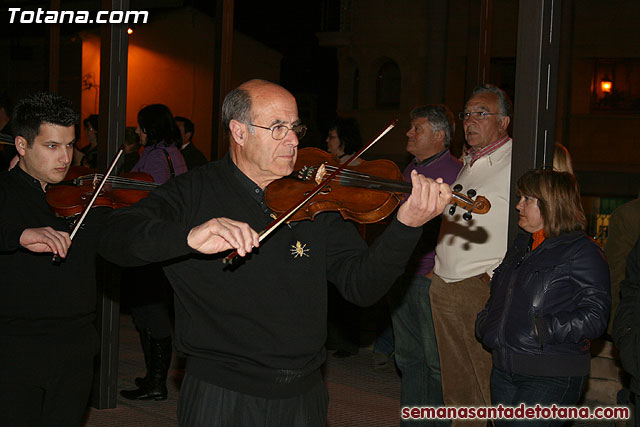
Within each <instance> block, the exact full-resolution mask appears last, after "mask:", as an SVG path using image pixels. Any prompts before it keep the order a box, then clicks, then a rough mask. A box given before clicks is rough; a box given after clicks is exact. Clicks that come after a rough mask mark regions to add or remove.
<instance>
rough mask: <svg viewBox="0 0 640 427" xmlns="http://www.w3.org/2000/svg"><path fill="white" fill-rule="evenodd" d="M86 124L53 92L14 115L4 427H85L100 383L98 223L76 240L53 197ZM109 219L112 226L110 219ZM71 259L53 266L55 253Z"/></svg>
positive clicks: (5, 182)
mask: <svg viewBox="0 0 640 427" xmlns="http://www.w3.org/2000/svg"><path fill="white" fill-rule="evenodd" d="M77 120H78V116H77V114H76V113H75V112H74V110H73V108H72V106H71V102H70V101H69V100H67V99H65V98H62V97H60V96H57V95H54V94H51V93H44V92H43V93H38V94H35V95H32V96H30V97H28V98H25V99H23V100H21V101H20V102H19V103H18V105H17V106H16V109H15V113H14V116H13V130H14V133H15V135H16V136H15V145H16V149H17V151H18V155H19V157H20V160H19V163H18V165H17V166H16V167H15V168H13V169H12V170H11V171H8V172H3V173H2V174H0V210H1V212H0V218H1V219H0V233H1V242H0V245H1V246H0V270H1V271H2V274H3V279H2V281H0V295H1V296H2V298H0V425H3V426H5V425H7V426H9V425H11V426H14V425H46V426H79V425H80V423H81V421H82V416H83V413H84V410H85V408H86V405H87V401H88V397H89V392H90V389H91V383H92V378H93V359H94V356H95V354H96V352H97V350H98V338H97V333H96V330H95V327H94V326H93V320H94V317H95V316H94V311H95V296H96V282H95V257H96V249H95V243H96V241H97V239H96V238H97V234H96V233H97V232H98V231H99V230H98V229H97V223H99V222H102V221H97V220H98V219H99V218H98V217H99V216H102V215H104V214H105V212H104V211H102V212H100V211H95V212H92V214H90V215H89V218H88V221H87V222H86V224H85V226H84V229H83V230H82V232H81V233H78V235H77V237H76V239H74V242H73V246H72V247H70V245H71V240H70V239H69V233H68V231H69V229H70V228H69V223H68V221H67V220H65V219H63V218H58V217H56V216H55V215H54V214H53V213H52V212H51V210H50V209H49V207H48V206H47V203H46V199H45V192H46V190H47V186H48V185H50V184H55V183H58V182H60V181H62V180H63V179H64V177H65V175H66V173H67V171H68V170H69V165H70V163H71V159H72V156H73V145H74V143H75V123H76V122H77ZM103 219H104V218H103ZM53 254H55V255H59V256H60V257H61V258H62V259H63V261H62V262H61V263H58V264H54V263H53V262H52V255H53Z"/></svg>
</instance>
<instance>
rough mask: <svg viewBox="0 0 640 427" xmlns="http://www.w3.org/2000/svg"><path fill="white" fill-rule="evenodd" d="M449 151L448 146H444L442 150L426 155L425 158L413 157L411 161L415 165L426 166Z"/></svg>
mask: <svg viewBox="0 0 640 427" xmlns="http://www.w3.org/2000/svg"><path fill="white" fill-rule="evenodd" d="M448 152H449V149H448V148H445V149H444V150H442V151H441V152H439V153H438V154H434V155H433V156H431V157H427V158H426V159H424V160H422V161H419V160H418V158H417V157H414V158H413V163H414V165H416V166H427V165H428V164H430V163H432V162H434V161H436V160H438V159H439V158H440V157H442V156H444V155H445V154H446V153H448Z"/></svg>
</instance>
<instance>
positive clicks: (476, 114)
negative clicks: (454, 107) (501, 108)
mask: <svg viewBox="0 0 640 427" xmlns="http://www.w3.org/2000/svg"><path fill="white" fill-rule="evenodd" d="M497 114H500V113H490V112H488V111H469V112H467V111H462V112H460V113H458V118H459V119H460V120H463V121H464V120H469V118H470V117H473V118H474V119H476V120H485V119H486V118H487V116H495V115H497Z"/></svg>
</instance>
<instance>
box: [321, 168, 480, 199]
mask: <svg viewBox="0 0 640 427" xmlns="http://www.w3.org/2000/svg"><path fill="white" fill-rule="evenodd" d="M326 169H327V170H328V171H334V170H336V169H337V167H335V166H326ZM343 175H344V176H343ZM372 178H375V179H372ZM332 181H336V182H339V183H341V184H343V185H354V184H360V185H361V186H365V187H366V186H367V184H369V183H373V184H382V185H384V184H391V185H392V186H397V189H399V190H400V191H402V189H406V190H408V191H411V184H410V183H405V182H404V181H394V180H387V179H384V178H380V177H372V176H371V175H368V174H364V173H360V172H357V171H352V170H350V169H344V170H343V171H342V172H341V173H340V174H339V175H336V176H335V177H334V178H333V180H332ZM382 190H383V191H386V190H385V189H382ZM408 191H407V192H408ZM452 196H453V198H455V199H457V200H459V201H461V202H463V203H466V204H468V205H470V206H473V205H474V201H473V199H471V198H470V197H466V196H464V195H463V194H460V193H457V192H453V195H452Z"/></svg>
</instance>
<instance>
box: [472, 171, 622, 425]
mask: <svg viewBox="0 0 640 427" xmlns="http://www.w3.org/2000/svg"><path fill="white" fill-rule="evenodd" d="M517 188H518V193H519V194H520V201H519V202H518V204H517V205H516V209H518V211H519V213H520V219H519V221H518V225H519V226H520V228H522V229H523V230H524V231H526V232H527V233H526V234H524V235H520V236H518V238H517V239H516V241H515V242H514V244H513V245H512V246H511V247H510V248H509V250H508V251H507V254H506V255H505V258H504V261H503V262H502V263H501V264H500V266H499V267H498V268H497V269H496V270H495V272H494V275H493V278H492V279H491V297H490V298H489V300H488V301H487V304H486V306H485V308H484V310H483V311H482V312H480V313H479V314H478V318H477V320H476V333H477V335H478V338H479V339H480V340H481V341H482V342H483V343H484V344H485V345H486V346H487V347H488V348H490V349H491V353H492V360H493V368H492V370H491V403H492V404H493V405H494V406H496V405H498V404H503V405H505V406H517V405H519V404H520V403H525V404H526V405H527V406H535V405H536V404H540V405H542V406H551V405H552V404H556V405H558V406H574V405H576V404H577V403H578V401H579V400H580V397H581V395H582V392H583V390H584V388H585V385H586V383H587V380H588V378H589V370H590V365H591V352H590V351H589V347H590V342H591V340H594V339H596V338H599V337H600V336H601V335H602V334H603V333H604V332H605V330H606V328H607V321H608V319H609V307H610V304H611V295H610V293H609V267H608V265H607V262H606V260H605V259H604V256H603V254H602V251H601V250H600V248H599V247H598V245H597V244H596V243H595V242H594V241H593V240H592V239H590V238H589V237H588V236H587V235H586V234H585V233H584V227H585V224H586V219H585V215H584V212H583V210H582V204H581V201H580V193H579V191H578V184H577V182H576V180H575V178H574V177H573V175H572V174H570V173H567V172H555V171H549V170H532V171H529V172H527V173H525V174H524V175H523V176H522V177H521V178H520V179H519V180H518V184H517ZM494 422H495V423H496V425H507V424H511V423H512V422H511V421H510V420H509V421H507V420H494ZM563 423H564V420H552V419H550V420H542V419H540V420H536V421H535V425H562V424H563ZM526 424H527V421H525V422H523V425H526Z"/></svg>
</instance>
